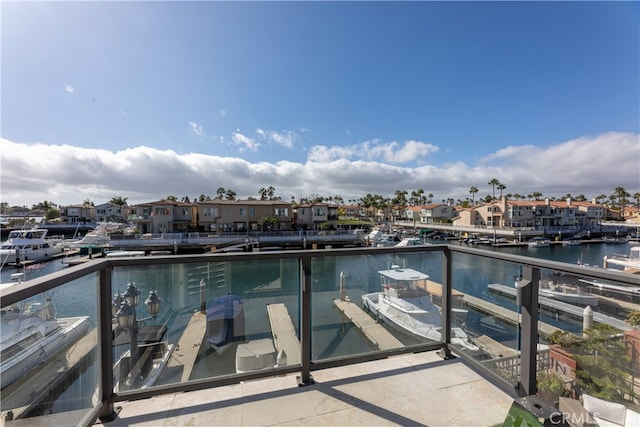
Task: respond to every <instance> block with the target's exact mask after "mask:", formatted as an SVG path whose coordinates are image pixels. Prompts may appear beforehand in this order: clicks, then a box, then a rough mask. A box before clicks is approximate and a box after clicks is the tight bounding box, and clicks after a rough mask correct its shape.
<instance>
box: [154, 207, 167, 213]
mask: <svg viewBox="0 0 640 427" xmlns="http://www.w3.org/2000/svg"><path fill="white" fill-rule="evenodd" d="M153 212H154V214H155V215H169V208H155V209H154V211H153Z"/></svg>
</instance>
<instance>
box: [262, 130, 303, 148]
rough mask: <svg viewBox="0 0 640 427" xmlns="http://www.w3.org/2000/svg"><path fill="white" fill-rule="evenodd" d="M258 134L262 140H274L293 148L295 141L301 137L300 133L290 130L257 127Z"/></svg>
mask: <svg viewBox="0 0 640 427" xmlns="http://www.w3.org/2000/svg"><path fill="white" fill-rule="evenodd" d="M256 135H258V137H260V138H261V139H262V140H265V141H268V142H274V143H276V144H278V145H281V146H283V147H286V148H293V144H294V142H295V141H296V140H297V139H298V138H299V136H298V134H296V133H295V132H293V131H290V130H285V131H282V132H276V131H274V130H264V129H257V130H256Z"/></svg>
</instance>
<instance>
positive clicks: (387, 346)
mask: <svg viewBox="0 0 640 427" xmlns="http://www.w3.org/2000/svg"><path fill="white" fill-rule="evenodd" d="M398 259H401V260H402V261H406V262H407V263H408V264H411V265H414V264H415V265H416V266H417V267H424V268H428V269H429V270H430V271H428V273H429V276H430V280H433V281H435V282H439V283H440V285H441V296H440V297H439V300H438V301H439V305H440V307H439V308H440V311H441V316H442V325H441V331H442V336H441V339H440V341H430V340H422V341H419V340H418V341H417V343H416V340H413V341H411V343H405V344H403V343H402V342H400V341H398V340H397V339H396V338H395V337H394V334H393V333H392V331H391V330H389V329H387V328H386V326H388V325H380V324H379V323H376V322H375V319H370V320H371V324H369V323H367V326H363V325H364V324H362V325H360V324H357V323H356V322H355V321H353V320H348V319H349V317H348V315H347V311H346V310H354V311H358V310H361V309H360V307H359V302H360V297H361V296H362V295H363V294H364V293H367V292H371V291H372V290H373V291H375V292H379V291H380V282H379V278H378V277H377V274H376V272H377V271H379V270H381V269H383V268H384V267H385V266H386V265H388V263H389V262H390V261H393V262H394V263H395V262H397V261H396V260H398ZM354 260H363V262H362V266H361V267H358V268H359V269H358V270H352V271H351V272H347V274H345V275H344V277H345V278H346V279H345V282H346V284H345V285H344V286H343V285H342V283H341V282H342V279H341V280H340V281H339V280H338V277H341V276H342V275H341V272H340V271H338V270H337V268H338V267H336V266H337V265H344V266H346V267H345V268H349V267H353V266H354V264H355V263H354ZM480 261H482V263H486V264H487V266H488V267H487V268H486V269H485V270H482V271H480V270H478V268H479V267H478V266H479V265H480ZM408 266H409V265H408ZM470 266H473V267H470ZM353 268H355V267H353ZM543 270H545V271H546V270H551V271H554V272H558V273H564V274H570V275H575V276H578V277H582V278H586V279H589V280H592V281H593V280H594V279H596V280H605V281H609V282H615V283H617V284H619V285H620V286H636V287H637V286H640V277H638V276H637V275H631V274H628V273H623V272H621V271H611V270H606V269H602V268H594V267H585V266H581V265H576V264H569V263H561V262H556V261H549V260H544V259H540V258H534V257H526V256H519V255H513V254H508V253H502V252H497V251H490V250H485V249H479V248H473V247H466V246H458V245H429V246H409V247H393V246H391V247H383V248H372V247H365V248H350V249H333V250H292V251H277V252H276V251H273V252H271V251H270V252H246V253H233V254H231V253H212V254H203V255H177V256H172V255H166V256H154V257H138V258H101V259H96V260H93V261H90V262H87V263H84V264H81V265H78V266H74V267H69V268H67V269H65V270H61V271H59V272H55V273H52V274H49V275H46V276H43V277H40V278H36V279H32V280H29V281H27V282H23V283H20V284H16V285H14V286H12V287H10V288H7V289H3V294H2V299H1V300H0V304H1V307H2V309H5V308H6V307H10V306H12V305H14V304H18V303H21V302H23V301H29V300H31V299H32V298H34V297H36V296H41V295H45V294H53V295H54V297H55V296H63V297H64V299H65V301H66V302H69V301H76V302H75V303H74V304H70V305H69V306H68V307H66V309H65V312H64V313H63V314H64V315H65V316H78V315H89V316H90V318H91V319H92V322H93V324H94V325H95V329H94V330H93V332H90V333H89V334H87V336H85V337H82V338H81V339H79V340H78V342H77V343H74V345H73V346H72V348H70V349H67V350H66V353H65V354H64V357H65V360H66V361H67V363H69V364H70V367H69V369H68V370H67V371H65V372H69V373H68V375H71V374H72V373H73V374H74V375H77V374H78V372H80V371H83V370H86V369H87V366H91V367H92V368H93V369H92V370H91V371H90V372H92V374H91V375H89V376H90V379H89V380H88V382H89V384H88V385H87V384H86V383H84V384H83V385H82V387H80V388H81V390H80V391H79V392H78V393H79V396H78V399H79V400H80V401H81V402H82V403H80V405H81V409H83V411H79V410H77V409H78V408H75V410H73V411H69V412H68V413H67V414H66V415H68V417H69V418H68V419H74V420H75V421H74V423H76V424H78V425H89V424H91V423H93V422H94V421H95V420H96V419H97V418H98V417H100V418H104V419H109V418H110V417H111V416H112V415H113V414H114V410H115V405H116V403H117V402H119V401H124V400H136V399H144V398H148V397H152V396H157V395H161V394H168V393H176V392H184V391H192V390H199V389H205V388H211V387H218V386H223V385H228V384H235V383H239V382H241V381H248V380H254V379H258V378H265V377H273V376H279V375H284V374H290V373H296V374H298V378H299V382H300V384H301V385H307V384H311V383H313V378H312V375H311V373H312V371H314V370H318V369H325V368H330V367H335V366H344V365H350V364H355V363H361V362H363V361H367V360H375V359H380V358H384V357H389V356H393V355H398V354H402V353H413V352H423V351H428V350H439V351H440V353H441V354H442V356H443V357H445V358H448V357H451V356H457V357H459V358H461V359H462V360H463V361H464V362H465V363H467V364H469V365H470V366H473V367H474V368H476V369H477V370H478V371H479V372H482V373H483V374H484V375H485V376H486V377H487V378H489V379H490V380H491V381H492V382H493V383H495V384H497V385H499V386H501V387H502V388H503V389H504V390H505V391H508V392H509V393H511V394H512V395H514V396H527V395H532V394H535V393H536V391H537V383H536V378H537V375H538V374H539V373H540V372H542V371H544V370H547V369H548V367H549V365H550V362H549V361H548V358H547V356H546V354H547V353H546V352H544V351H542V350H541V347H540V346H539V344H540V343H541V341H543V340H544V337H546V336H549V335H551V334H552V333H553V332H554V331H556V330H561V327H559V326H554V325H550V324H548V322H550V321H551V320H549V319H548V318H546V317H543V316H542V315H541V308H540V306H539V299H538V298H539V297H538V287H539V282H540V277H541V272H542V271H543ZM250 271H255V274H256V275H257V276H258V277H257V278H256V279H255V280H256V284H255V285H246V284H243V285H242V286H247V288H243V289H241V288H239V287H238V286H240V285H238V284H236V282H238V283H239V282H241V281H242V282H243V283H244V281H246V280H248V279H247V278H248V276H247V274H248V272H250ZM327 271H329V273H330V274H327ZM231 272H233V274H231ZM491 274H500V277H501V278H502V283H512V280H513V279H512V278H513V276H514V275H516V274H518V275H519V276H520V278H521V279H520V280H519V281H518V283H517V292H516V297H515V301H512V302H511V304H512V306H511V308H507V307H502V306H497V305H494V304H493V303H492V301H493V300H492V299H491V298H489V296H488V295H486V294H485V293H486V292H487V291H486V290H482V293H479V294H471V293H469V292H468V289H467V288H468V287H467V284H468V282H469V281H470V280H472V279H474V280H476V279H477V278H478V277H479V276H481V275H486V276H487V279H486V281H487V282H488V283H491V282H492V281H494V280H499V279H496V278H494V277H493V276H491ZM132 275H134V276H135V275H139V277H144V281H145V282H146V283H142V282H143V280H141V281H140V282H141V283H140V286H143V285H145V286H146V287H147V288H145V291H150V290H151V289H150V288H151V287H156V286H159V285H162V286H164V291H165V293H166V295H163V298H164V300H165V302H164V304H166V305H167V306H168V308H165V309H161V310H160V312H159V313H158V318H157V319H155V321H156V322H157V323H158V324H166V326H167V327H168V330H169V340H170V342H171V343H172V344H174V345H178V346H179V348H180V352H179V354H176V355H174V357H173V359H174V360H173V362H171V363H170V366H169V368H168V369H167V372H168V373H170V374H172V375H173V374H175V376H171V375H170V376H169V377H168V378H165V379H164V380H163V381H161V382H159V383H158V384H156V385H155V386H151V387H148V388H144V389H142V388H133V389H131V390H127V391H122V392H115V391H114V359H115V358H116V354H115V352H114V333H113V320H114V317H115V316H119V315H118V314H117V312H118V308H119V306H116V305H114V303H113V295H114V294H116V293H117V294H121V293H122V291H124V289H123V288H122V286H123V282H125V283H126V281H129V279H130V277H131V276H132ZM203 277H204V278H206V280H204V279H202V278H203ZM193 283H200V295H198V292H191V291H190V290H191V289H193V288H194V287H193ZM119 287H120V289H118V288H119ZM509 287H510V288H511V289H513V286H512V285H510V286H509ZM454 288H455V289H454ZM228 291H238V292H239V293H241V296H243V297H247V296H251V298H245V299H244V300H243V306H244V308H243V311H244V313H245V315H246V316H248V317H247V320H250V319H256V320H255V321H247V322H244V323H243V324H242V325H241V324H240V323H241V322H240V319H236V320H237V322H236V323H235V325H233V328H234V334H235V335H234V336H235V337H238V338H239V339H242V340H246V341H247V342H250V341H251V340H255V339H258V338H259V339H264V338H265V336H266V337H270V336H271V332H272V330H271V328H270V326H269V320H270V319H269V318H267V310H266V305H267V303H266V302H268V303H273V302H279V303H280V302H281V303H285V304H287V305H288V311H289V315H290V316H291V320H292V323H293V325H294V330H293V331H292V332H291V334H292V335H291V336H288V337H282V336H275V335H274V345H275V346H276V349H277V350H279V348H278V346H286V345H287V342H288V341H293V342H297V343H298V345H297V346H294V347H295V348H296V349H298V350H295V351H300V354H299V356H300V357H299V358H296V360H299V361H300V362H299V363H296V364H294V365H285V366H278V367H274V368H269V369H262V370H257V371H250V372H245V373H236V372H235V367H234V370H233V372H229V371H216V370H215V369H217V368H208V367H202V366H199V365H197V362H198V360H199V358H200V359H201V358H202V357H204V355H205V353H204V352H205V351H206V350H207V349H208V343H207V342H206V338H205V336H206V334H205V333H204V331H205V328H206V304H205V300H206V299H209V300H211V296H212V295H214V296H221V295H224V294H226V293H227V292H228ZM255 291H260V292H255ZM454 291H455V292H456V293H463V296H462V297H460V298H462V300H463V301H464V304H465V305H466V307H465V308H466V309H468V311H469V312H470V313H469V314H468V315H467V318H466V326H465V328H467V327H471V326H473V327H474V328H475V329H476V330H477V331H479V332H481V333H483V334H485V335H487V336H490V338H491V340H493V341H494V342H497V343H498V344H499V345H501V346H503V347H505V348H506V347H508V346H509V345H513V346H515V350H516V351H517V355H516V356H513V357H511V356H505V357H493V358H490V359H491V361H490V362H489V361H487V358H486V357H480V355H478V354H471V353H469V352H468V350H465V349H464V348H462V347H461V346H457V345H453V344H452V337H453V336H454V333H453V331H452V328H453V327H454V326H455V323H457V321H456V320H457V319H456V315H457V313H454V312H453V310H452V306H453V305H454V304H453V302H454V298H453V295H454ZM207 292H208V293H209V294H208V295H209V297H208V298H207V297H206V295H207ZM343 294H344V298H343V297H342V295H343ZM80 295H81V296H82V297H83V298H84V299H82V300H80V299H78V297H79V296H80ZM458 299H459V298H456V303H457V302H458ZM140 300H141V301H143V300H144V297H142V298H140ZM337 302H342V303H343V304H337ZM56 305H57V306H58V304H56ZM141 307H142V308H140V307H139V308H138V310H144V308H143V307H144V306H143V305H142V304H141ZM58 309H59V310H60V307H58ZM319 310H327V311H326V313H331V314H330V315H332V316H336V317H335V319H336V320H335V324H337V325H338V326H336V327H337V328H338V331H340V330H342V328H340V326H339V325H340V324H341V323H344V322H349V323H353V326H354V327H357V328H361V332H362V334H340V333H335V331H333V330H329V329H327V328H325V325H322V327H320V328H317V327H313V326H314V321H317V320H316V319H315V318H314V313H317V312H318V311H319ZM339 310H344V311H341V312H339ZM472 311H473V312H474V316H471V312H472ZM323 313H324V312H323ZM327 315H329V314H327ZM374 317H375V316H374ZM271 320H273V319H271ZM598 321H600V320H598ZM580 322H581V320H580ZM329 323H331V322H329ZM179 325H182V326H181V329H180V330H178V329H177V328H178V326H179ZM368 328H372V329H373V328H376V330H378V329H377V328H381V329H380V331H379V332H376V333H379V334H380V335H378V336H377V337H378V338H376V339H375V340H372V341H367V340H368V339H369V338H368V336H367V333H368ZM236 329H237V330H236ZM627 329H629V330H630V329H632V328H630V327H629V328H627ZM198 331H201V332H198ZM196 332H197V333H196ZM191 333H195V335H198V333H201V334H202V335H199V336H198V339H199V340H200V341H199V342H197V343H194V342H191V341H189V339H191V338H190V336H188V335H189V334H191ZM323 334H325V335H323ZM341 340H345V341H346V342H347V343H348V344H349V345H346V347H353V348H355V349H356V350H354V351H353V353H348V354H339V355H333V354H332V353H330V352H329V349H330V348H335V347H336V346H337V345H339V344H340V343H341ZM350 340H356V341H350ZM312 343H316V345H314V346H312ZM321 343H323V344H321ZM372 343H375V344H372ZM323 345H324V346H323ZM200 348H201V349H202V351H203V353H200V352H199V349H200ZM372 348H373V349H372ZM193 349H195V350H193ZM83 351H84V353H82V352H83ZM227 351H231V350H227ZM209 353H214V352H206V354H209ZM483 354H484V355H485V356H486V353H483ZM189 357H192V359H190V360H187V359H188V358H189ZM3 363H4V360H3ZM51 363H53V362H51ZM51 366H54V365H52V364H51V365H49V364H48V363H44V364H43V365H42V366H40V367H38V368H37V369H36V368H34V369H33V374H32V375H36V372H37V375H45V374H46V375H51V377H50V378H49V377H46V378H47V379H44V378H45V377H42V378H43V379H40V378H41V377H40V376H39V377H38V381H34V380H33V378H31V377H30V376H29V375H26V376H24V378H21V379H20V380H19V381H18V384H17V385H14V384H12V385H11V386H9V388H3V390H2V393H3V394H2V398H3V406H2V411H3V412H2V416H3V417H5V420H7V419H10V418H13V417H21V416H28V415H29V412H28V411H26V409H24V408H26V407H29V406H31V405H32V404H33V403H34V402H33V399H31V398H29V397H28V396H31V395H35V394H36V391H37V392H38V393H39V392H41V391H42V390H40V389H37V390H36V388H38V387H41V386H43V384H42V383H51V384H55V383H60V382H61V381H59V380H60V379H59V378H56V377H55V376H54V375H56V372H55V370H54V369H50V368H51ZM74 367H75V370H74ZM0 379H1V378H0ZM46 391H47V392H52V391H53V390H46ZM23 395H24V396H26V397H25V398H26V399H27V400H26V403H25V401H20V400H19V397H21V396H23ZM43 395H49V396H52V395H55V393H51V394H47V393H44V394H43ZM14 398H15V402H16V403H11V402H14V400H12V399H14ZM38 403H40V404H42V403H43V402H38ZM47 403H49V404H50V403H51V402H44V406H45V407H53V406H52V405H49V406H47ZM12 405H14V406H12ZM62 411H64V409H62ZM72 417H76V418H72Z"/></svg>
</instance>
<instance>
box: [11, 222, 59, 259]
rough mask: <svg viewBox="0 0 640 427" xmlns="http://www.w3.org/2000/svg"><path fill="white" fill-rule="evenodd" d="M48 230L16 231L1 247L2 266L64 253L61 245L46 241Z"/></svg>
mask: <svg viewBox="0 0 640 427" xmlns="http://www.w3.org/2000/svg"><path fill="white" fill-rule="evenodd" d="M46 236H47V229H45V228H32V229H30V230H14V231H11V232H9V236H8V238H7V241H6V242H4V243H3V244H2V246H0V265H4V264H18V263H21V262H23V261H36V260H40V259H46V258H49V257H51V256H53V255H57V254H60V253H62V252H63V251H64V247H63V246H62V245H61V244H56V243H53V242H50V241H48V240H47V239H46Z"/></svg>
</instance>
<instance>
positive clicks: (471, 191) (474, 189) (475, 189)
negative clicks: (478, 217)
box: [469, 185, 480, 205]
mask: <svg viewBox="0 0 640 427" xmlns="http://www.w3.org/2000/svg"><path fill="white" fill-rule="evenodd" d="M478 191H480V190H478V187H476V186H475V185H474V186H472V187H471V188H470V189H469V194H471V204H472V205H475V204H476V193H477V192H478Z"/></svg>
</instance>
